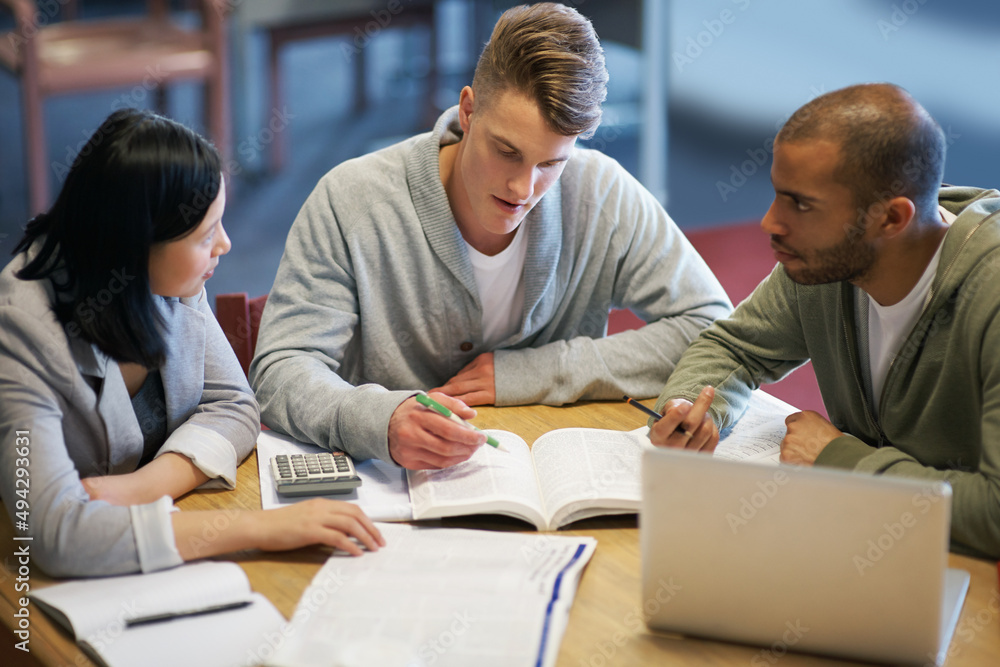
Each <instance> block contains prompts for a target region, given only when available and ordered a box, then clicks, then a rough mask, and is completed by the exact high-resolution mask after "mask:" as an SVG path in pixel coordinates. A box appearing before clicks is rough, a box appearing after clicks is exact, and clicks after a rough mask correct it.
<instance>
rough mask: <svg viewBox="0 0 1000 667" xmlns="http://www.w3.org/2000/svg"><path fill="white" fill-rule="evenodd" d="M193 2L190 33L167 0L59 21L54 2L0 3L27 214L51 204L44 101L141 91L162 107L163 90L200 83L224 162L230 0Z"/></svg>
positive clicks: (2, 52)
mask: <svg viewBox="0 0 1000 667" xmlns="http://www.w3.org/2000/svg"><path fill="white" fill-rule="evenodd" d="M74 4H75V3H74ZM197 4H198V6H199V8H200V14H201V25H200V27H197V28H192V29H189V28H184V27H181V26H179V25H177V24H176V23H175V22H174V21H172V20H171V17H170V15H169V13H168V0H147V6H148V13H147V14H146V15H144V16H141V17H128V18H107V19H99V20H79V21H77V20H64V21H59V22H54V19H55V17H54V16H53V15H52V13H53V10H52V9H51V8H54V7H57V6H58V3H55V2H49V3H43V7H45V8H46V11H45V12H42V11H40V8H39V6H38V4H37V3H36V2H35V1H34V0H0V5H5V6H6V7H8V8H9V9H10V11H11V12H12V13H13V15H14V19H15V23H14V26H15V27H14V28H13V30H11V31H10V32H9V33H7V34H6V35H2V36H0V65H2V66H3V67H5V68H6V69H8V70H10V71H11V72H13V73H14V74H15V75H16V76H19V77H20V78H21V98H22V107H23V115H24V125H25V151H26V154H27V155H26V162H27V167H28V172H27V174H28V188H29V208H30V210H29V214H30V215H35V214H37V213H40V212H42V211H44V210H45V209H46V208H48V206H49V204H50V200H49V177H50V174H49V169H48V168H47V167H46V164H47V160H48V156H47V153H46V150H47V149H46V145H45V131H44V127H43V122H42V103H43V101H44V99H45V98H46V97H49V96H51V95H58V94H64V93H71V92H79V91H84V90H94V89H106V88H118V87H125V86H137V87H138V86H142V87H143V89H144V90H147V91H149V92H153V91H154V90H155V91H156V93H157V95H158V98H157V99H159V100H160V101H161V102H162V101H163V90H164V86H166V85H168V84H170V83H173V82H175V81H180V80H187V79H194V80H200V81H203V82H204V83H205V107H206V108H205V115H206V121H207V122H206V124H207V125H208V127H209V134H210V135H211V138H212V140H213V141H214V142H215V145H216V147H217V148H218V149H219V151H220V152H221V153H222V155H223V157H224V158H228V157H229V156H230V137H229V133H230V130H229V117H230V113H229V99H228V97H229V91H228V67H227V60H226V57H227V47H226V31H225V25H224V23H225V19H224V16H225V12H226V9H227V7H228V6H229V5H230V4H231V0H199V1H198V2H197ZM72 13H75V12H70V14H72ZM126 102H128V101H127V100H126ZM119 106H122V107H124V106H133V105H132V104H129V103H126V104H121V105H119ZM116 108H117V107H116ZM112 110H113V109H109V112H110V111H112ZM68 166H69V165H66V167H67V168H68Z"/></svg>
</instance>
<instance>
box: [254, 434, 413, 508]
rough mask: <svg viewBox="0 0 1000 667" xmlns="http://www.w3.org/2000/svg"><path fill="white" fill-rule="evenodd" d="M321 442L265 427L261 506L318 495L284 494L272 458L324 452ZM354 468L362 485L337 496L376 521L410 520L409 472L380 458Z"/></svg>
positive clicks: (259, 457) (260, 443) (260, 459)
mask: <svg viewBox="0 0 1000 667" xmlns="http://www.w3.org/2000/svg"><path fill="white" fill-rule="evenodd" d="M325 451H327V450H325V449H323V448H322V447H319V446H318V445H310V444H307V443H304V442H299V441H298V440H296V439H295V438H292V437H291V436H288V435H284V434H282V433H275V432H274V431H262V432H261V434H260V435H259V436H258V437H257V471H258V472H259V473H260V475H259V477H260V505H261V508H262V509H266V510H269V509H274V508H276V507H284V506H285V505H291V504H293V503H296V502H299V501H300V500H307V499H309V498H310V497H316V496H296V497H291V498H289V497H285V496H281V495H279V494H278V491H277V489H275V488H274V474H273V473H272V472H271V458H272V457H274V456H275V455H277V454H308V453H314V452H325ZM354 469H355V470H356V471H357V473H358V477H360V478H361V479H362V482H361V486H359V487H358V488H356V489H354V490H353V491H351V492H350V493H338V494H336V495H332V496H324V497H326V498H333V499H334V500H346V501H348V502H352V503H355V504H356V505H358V506H359V507H360V508H361V509H363V510H364V511H365V514H367V515H368V516H369V517H371V518H372V519H373V520H374V521H409V520H410V519H412V518H413V513H412V512H411V511H410V496H409V494H408V493H407V491H406V474H405V472H404V471H403V470H402V469H401V468H397V467H396V466H394V465H390V464H388V463H386V462H385V461H380V460H378V459H368V460H367V461H355V462H354Z"/></svg>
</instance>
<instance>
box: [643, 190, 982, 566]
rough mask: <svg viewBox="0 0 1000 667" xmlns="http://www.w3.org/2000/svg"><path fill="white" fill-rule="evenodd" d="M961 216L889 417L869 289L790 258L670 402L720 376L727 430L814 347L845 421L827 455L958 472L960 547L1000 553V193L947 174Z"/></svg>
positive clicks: (900, 355) (705, 346)
mask: <svg viewBox="0 0 1000 667" xmlns="http://www.w3.org/2000/svg"><path fill="white" fill-rule="evenodd" d="M939 200H940V204H941V206H943V207H944V208H945V209H947V210H948V211H950V212H952V213H954V214H955V215H956V216H958V217H957V219H956V220H955V221H954V222H953V223H952V225H951V228H950V229H949V230H948V233H947V234H946V235H945V239H944V247H943V248H942V251H941V259H940V263H939V265H938V269H937V273H936V275H935V277H934V281H933V283H932V285H931V293H930V296H929V301H928V305H927V307H926V308H925V309H924V311H923V313H922V314H921V316H920V319H919V321H918V322H917V324H916V325H915V326H914V328H913V330H912V331H911V332H910V333H909V335H908V336H907V338H906V340H905V342H904V343H903V345H902V347H901V349H900V350H899V351H898V352H897V354H896V356H895V357H894V358H893V360H892V362H891V364H890V366H889V371H888V373H887V375H886V378H885V382H884V385H883V389H882V395H881V400H880V403H879V404H880V406H881V409H880V411H879V414H878V416H876V415H875V413H874V411H873V410H872V409H871V406H870V405H869V402H868V400H867V398H866V395H865V391H864V390H863V389H862V387H863V386H864V385H863V381H862V375H861V369H860V366H859V362H858V344H857V340H858V336H857V331H856V327H855V299H856V298H857V295H858V294H860V291H859V290H857V289H856V288H855V287H853V286H852V285H850V284H849V283H846V282H841V283H831V284H827V285H808V286H807V285H799V284H796V283H795V282H793V281H792V280H791V279H789V278H788V276H787V275H786V273H785V271H784V269H783V268H782V267H781V266H780V265H778V266H776V267H775V269H774V270H773V271H772V272H771V275H770V276H768V277H767V278H766V279H765V280H764V281H763V282H761V284H760V285H759V286H758V287H757V288H756V290H754V292H753V294H751V295H750V296H749V297H748V298H747V299H746V300H745V301H744V302H743V303H741V304H740V305H739V306H738V307H737V308H736V310H735V311H734V312H733V313H732V315H731V316H730V317H728V318H725V319H721V320H718V321H716V323H715V324H713V325H712V326H711V327H709V328H708V329H706V330H705V331H704V332H702V334H701V336H700V337H699V338H698V339H697V340H696V341H695V342H694V343H692V345H691V347H690V348H689V349H688V351H687V352H685V354H684V356H683V357H682V358H681V361H680V362H679V364H678V366H677V369H676V370H675V371H674V372H673V374H672V375H671V376H670V379H669V381H668V382H667V384H666V386H665V387H664V389H663V392H662V393H661V394H660V398H659V400H658V401H657V408H658V409H660V408H662V407H663V404H664V403H665V402H666V401H667V400H669V399H670V398H674V397H683V398H688V399H689V400H692V401H693V400H694V398H695V397H696V396H697V394H698V391H699V390H700V389H701V387H702V386H704V385H706V384H711V385H713V386H715V387H716V392H717V393H716V398H715V401H714V402H713V404H712V407H711V414H712V416H713V418H714V419H715V422H716V424H717V425H718V426H719V427H720V429H724V428H726V427H728V426H730V425H731V424H732V423H733V422H735V421H736V419H738V418H739V416H740V415H741V414H742V413H743V411H744V409H745V408H746V405H747V401H748V399H749V396H750V392H751V390H752V389H755V388H757V387H758V386H759V385H760V384H762V383H769V382H775V381H777V380H779V379H781V378H782V377H784V376H785V375H787V374H788V373H790V372H791V371H792V370H794V369H795V368H796V367H798V366H800V365H801V364H803V363H805V362H806V361H807V360H809V359H811V360H812V362H813V367H814V368H815V370H816V377H817V380H818V381H819V387H820V391H821V392H822V395H823V403H824V404H825V406H826V409H827V412H828V413H829V416H830V421H831V422H832V423H833V424H834V425H835V426H836V427H837V428H838V429H840V430H841V431H843V432H844V433H845V434H849V435H844V436H842V437H838V438H837V439H835V440H833V441H832V442H831V443H830V444H828V445H827V446H826V448H825V449H824V450H823V451H822V452H821V453H820V455H819V457H818V458H817V459H816V464H817V465H827V466H835V467H840V468H847V469H851V470H855V471H858V472H867V473H885V474H892V475H903V476H907V477H920V478H925V479H934V480H945V481H947V482H949V483H950V484H951V486H952V492H953V496H952V522H951V547H952V550H954V551H957V552H961V553H967V554H972V555H976V556H980V557H983V556H985V557H989V558H993V559H997V558H1000V317H998V313H1000V192H997V191H996V190H980V189H976V188H967V187H947V186H946V187H944V188H942V190H941V192H940V195H939Z"/></svg>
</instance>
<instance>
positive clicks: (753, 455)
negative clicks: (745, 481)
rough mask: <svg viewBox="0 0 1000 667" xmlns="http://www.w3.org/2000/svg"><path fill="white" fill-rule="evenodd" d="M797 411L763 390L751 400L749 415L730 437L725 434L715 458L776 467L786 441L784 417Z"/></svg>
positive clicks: (734, 427)
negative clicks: (783, 441)
mask: <svg viewBox="0 0 1000 667" xmlns="http://www.w3.org/2000/svg"><path fill="white" fill-rule="evenodd" d="M793 412H798V409H797V408H795V407H793V406H791V405H789V404H788V403H785V402H784V401H783V400H781V399H780V398H775V397H774V396H771V395H770V394H767V393H765V392H763V391H761V390H759V389H758V390H756V391H754V392H753V394H751V396H750V403H749V405H748V406H747V409H746V412H744V413H743V416H742V417H740V419H739V421H737V422H736V423H735V424H734V425H733V427H732V428H731V429H730V430H729V433H724V434H722V435H723V437H722V439H721V440H720V441H719V445H718V446H717V447H716V448H715V456H717V457H719V458H720V459H729V460H731V461H752V462H759V463H769V464H777V463H778V457H779V456H780V454H781V440H782V439H783V438H784V437H785V432H786V428H785V417H787V416H788V415H790V414H792V413H793Z"/></svg>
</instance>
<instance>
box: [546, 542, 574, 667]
mask: <svg viewBox="0 0 1000 667" xmlns="http://www.w3.org/2000/svg"><path fill="white" fill-rule="evenodd" d="M586 548H587V545H586V544H581V545H580V546H578V547H577V548H576V553H575V554H573V557H572V558H570V559H569V562H568V563H566V564H565V565H563V568H562V570H560V571H559V574H558V575H556V582H555V585H554V586H552V597H551V598H549V604H548V605H547V606H546V608H545V624H544V625H543V626H542V643H541V645H540V646H539V647H538V660H536V661H535V667H542V662H543V661H544V660H545V645H546V643H547V642H548V639H549V625H550V624H551V622H552V609H553V607H555V606H556V601H557V600H559V589H561V588H562V578H563V575H564V574H566V570H568V569H569V568H570V567H572V565H573V563H575V562H576V561H578V560H580V556H582V555H583V552H584V551H585V550H586Z"/></svg>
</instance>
